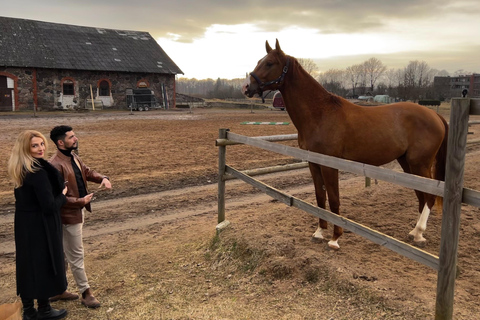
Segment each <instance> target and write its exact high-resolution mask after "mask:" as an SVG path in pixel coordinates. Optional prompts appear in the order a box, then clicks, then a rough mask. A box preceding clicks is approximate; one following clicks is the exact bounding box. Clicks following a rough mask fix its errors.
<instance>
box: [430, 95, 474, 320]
mask: <svg viewBox="0 0 480 320" xmlns="http://www.w3.org/2000/svg"><path fill="white" fill-rule="evenodd" d="M469 110H470V99H466V98H462V99H458V98H457V99H452V107H451V111H450V123H451V125H450V128H449V132H448V151H447V165H446V170H445V172H446V174H445V194H444V196H443V215H442V237H441V241H440V261H439V262H440V264H439V269H438V279H437V299H436V308H435V319H436V320H445V319H447V320H450V319H452V317H453V298H454V289H455V277H456V271H457V268H456V267H457V250H458V239H459V233H460V212H461V209H462V196H463V192H462V191H463V174H464V168H465V152H466V145H467V134H468V114H469Z"/></svg>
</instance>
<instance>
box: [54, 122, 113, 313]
mask: <svg viewBox="0 0 480 320" xmlns="http://www.w3.org/2000/svg"><path fill="white" fill-rule="evenodd" d="M50 139H52V141H53V142H54V143H55V145H56V146H57V152H56V153H55V154H54V155H53V156H52V158H51V159H50V163H51V164H52V165H53V166H54V167H55V168H57V169H58V170H59V171H60V173H61V174H62V176H63V179H64V180H65V185H66V186H67V187H68V191H67V194H66V197H67V203H66V204H65V205H64V206H63V207H62V208H61V218H62V224H63V249H64V251H65V258H66V260H67V262H68V264H69V265H70V269H71V270H72V274H73V278H74V279H75V282H76V283H77V287H78V290H79V292H80V293H81V295H82V299H81V301H82V304H83V305H85V306H86V307H89V308H98V307H100V302H99V301H98V300H97V299H96V298H95V297H94V295H93V293H92V290H91V288H90V286H89V284H88V279H87V275H86V273H85V267H84V250H83V240H82V229H83V218H84V208H85V209H87V210H88V211H89V212H91V211H92V210H91V206H90V202H91V201H92V199H93V192H92V193H90V192H89V191H88V189H87V181H91V182H95V183H99V184H100V187H99V188H102V187H105V188H106V189H111V188H112V185H111V183H110V181H109V178H108V177H107V176H105V175H102V174H99V173H98V172H96V171H95V170H92V169H90V168H89V167H87V166H86V165H85V164H84V163H83V161H82V160H81V159H80V157H79V156H78V155H77V154H76V153H75V152H72V151H73V150H77V149H78V139H77V137H76V136H75V133H74V132H73V129H72V127H70V126H57V127H55V128H53V129H52V131H50ZM75 299H78V295H77V294H74V293H70V292H68V291H65V292H64V293H62V294H60V295H58V296H55V297H52V298H50V300H51V301H56V300H75Z"/></svg>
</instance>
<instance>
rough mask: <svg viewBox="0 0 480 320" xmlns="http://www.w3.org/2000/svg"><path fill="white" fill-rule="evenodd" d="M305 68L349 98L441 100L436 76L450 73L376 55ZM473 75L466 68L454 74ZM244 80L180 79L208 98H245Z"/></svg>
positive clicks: (182, 88) (189, 90)
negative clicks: (398, 64) (391, 63)
mask: <svg viewBox="0 0 480 320" xmlns="http://www.w3.org/2000/svg"><path fill="white" fill-rule="evenodd" d="M298 61H299V63H300V64H301V65H302V67H303V68H304V69H305V70H306V71H307V72H308V73H309V74H310V75H312V76H313V77H314V78H315V79H316V80H317V81H318V82H319V83H320V84H321V85H322V86H323V87H324V88H325V89H326V90H328V91H330V92H332V93H334V94H336V95H339V96H342V97H345V98H357V97H358V96H361V95H371V96H375V95H389V96H390V97H393V98H396V99H401V100H412V101H418V100H421V99H438V97H436V96H435V90H434V86H433V82H434V78H435V77H436V76H450V74H449V73H448V72H447V71H446V70H437V69H433V68H431V67H430V66H429V65H428V63H427V62H425V61H419V60H415V61H410V62H409V63H408V64H407V66H405V67H403V68H397V69H395V68H390V69H389V68H388V67H387V66H386V65H385V64H383V62H382V61H380V60H379V59H377V58H375V57H372V58H370V59H368V60H366V61H364V62H362V63H359V64H355V65H352V66H349V67H347V68H346V69H329V70H326V71H324V72H320V71H319V68H318V66H317V65H316V64H315V62H314V61H313V60H312V59H303V58H299V59H298ZM466 74H472V72H466V71H465V70H463V69H460V70H457V71H456V72H454V74H452V76H457V75H466ZM243 82H244V79H231V80H227V79H220V78H218V79H217V80H213V79H205V80H197V79H186V78H179V79H177V92H179V93H183V94H187V95H192V96H196V97H201V98H207V99H213V98H218V99H244V98H245V97H244V96H243V94H242V93H241V87H242V84H243Z"/></svg>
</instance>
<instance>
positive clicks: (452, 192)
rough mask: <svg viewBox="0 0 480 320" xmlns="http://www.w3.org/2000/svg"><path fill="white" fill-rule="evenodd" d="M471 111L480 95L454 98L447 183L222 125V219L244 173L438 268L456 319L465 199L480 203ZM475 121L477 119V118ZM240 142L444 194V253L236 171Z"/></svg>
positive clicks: (476, 111) (444, 300)
mask: <svg viewBox="0 0 480 320" xmlns="http://www.w3.org/2000/svg"><path fill="white" fill-rule="evenodd" d="M469 114H473V115H480V99H467V98H462V99H452V106H451V114H450V128H449V136H448V151H447V164H446V177H445V182H442V181H437V180H433V179H427V178H423V177H420V176H416V175H411V174H407V173H403V172H397V171H394V170H390V169H385V168H380V167H376V166H371V165H367V164H364V163H358V162H354V161H349V160H345V159H339V158H335V157H331V156H326V155H322V154H318V153H314V152H311V151H306V150H301V149H298V148H294V147H290V146H286V145H282V144H276V143H273V142H270V141H284V140H291V139H294V138H297V136H296V135H283V136H263V137H246V136H242V135H238V134H235V133H232V132H229V130H228V129H220V131H219V139H217V140H216V145H217V146H218V147H219V182H218V223H219V225H220V224H225V222H226V220H225V180H226V179H228V177H231V176H233V177H235V178H239V179H241V180H243V181H245V182H247V183H249V184H251V185H252V186H254V187H256V188H258V189H260V190H262V191H263V192H265V193H266V194H268V195H270V196H271V197H273V198H275V199H277V200H279V201H281V202H283V203H285V204H287V205H289V206H294V207H296V208H299V209H301V210H304V211H306V212H308V213H310V214H312V215H314V216H316V217H319V218H322V219H324V220H327V221H329V222H331V223H334V224H336V225H338V226H341V227H343V228H345V229H347V230H350V231H352V232H354V233H357V234H359V235H361V236H363V237H365V238H367V239H369V240H371V241H373V242H374V243H377V244H379V245H382V246H385V247H387V248H389V249H391V250H393V251H395V252H397V253H399V254H401V255H403V256H406V257H408V258H410V259H412V260H415V261H417V262H420V263H422V264H424V265H427V266H429V267H431V268H433V269H435V270H437V271H438V279H437V301H436V309H435V319H437V320H443V319H452V317H453V295H454V283H455V275H456V263H457V250H458V238H459V229H460V211H461V204H462V202H463V203H465V204H470V205H473V206H476V207H480V192H478V191H476V190H471V189H467V188H463V172H464V165H465V153H466V144H467V133H468V123H469V122H468V117H469ZM471 124H474V123H473V122H472V123H471ZM475 124H476V123H475ZM235 144H246V145H250V146H254V147H258V148H261V149H264V150H269V151H272V152H276V153H280V154H283V155H288V156H291V157H294V158H297V159H301V160H304V161H308V162H312V163H317V164H320V165H323V166H328V167H331V168H335V169H339V170H342V171H347V172H351V173H355V174H358V175H363V176H365V177H370V178H375V179H378V180H383V181H387V182H391V183H394V184H397V185H401V186H404V187H408V188H411V189H415V190H419V191H423V192H427V193H430V194H434V195H437V196H443V198H444V202H443V203H444V205H443V213H442V235H441V246H440V254H439V257H436V256H435V255H432V254H430V253H428V252H425V251H423V250H420V249H418V248H416V247H413V246H411V245H409V244H407V243H404V242H402V241H399V240H397V239H394V238H392V237H390V236H388V235H385V234H382V233H380V232H377V231H375V230H373V229H370V228H368V227H366V226H363V225H361V224H358V223H356V222H354V221H352V220H350V219H347V218H345V217H341V216H338V215H336V214H334V213H332V212H330V211H327V210H324V209H321V208H319V207H317V206H314V205H312V204H309V203H306V202H304V201H302V200H300V199H297V198H295V197H293V196H290V195H288V194H285V193H283V192H281V191H279V190H277V189H275V188H273V187H271V186H268V185H266V184H264V183H262V182H260V181H258V180H256V179H254V178H252V177H251V176H249V175H248V174H247V173H248V172H240V171H238V170H235V169H234V168H232V167H230V166H228V165H227V164H226V160H225V159H226V146H227V145H235ZM217 228H218V226H217Z"/></svg>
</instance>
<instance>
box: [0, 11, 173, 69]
mask: <svg viewBox="0 0 480 320" xmlns="http://www.w3.org/2000/svg"><path fill="white" fill-rule="evenodd" d="M0 66H5V67H32V68H50V69H74V70H90V71H123V72H146V73H166V74H179V73H181V74H183V72H182V70H180V68H179V67H177V65H176V64H175V63H174V62H173V61H172V59H170V57H169V56H168V55H167V54H166V53H165V51H163V49H162V48H161V47H160V45H159V44H158V43H157V42H156V41H155V40H154V39H153V38H152V36H151V35H150V34H149V33H148V32H141V31H125V30H115V29H103V28H93V27H81V26H74V25H68V24H58V23H50V22H42V21H35V20H25V19H16V18H7V17H0Z"/></svg>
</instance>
